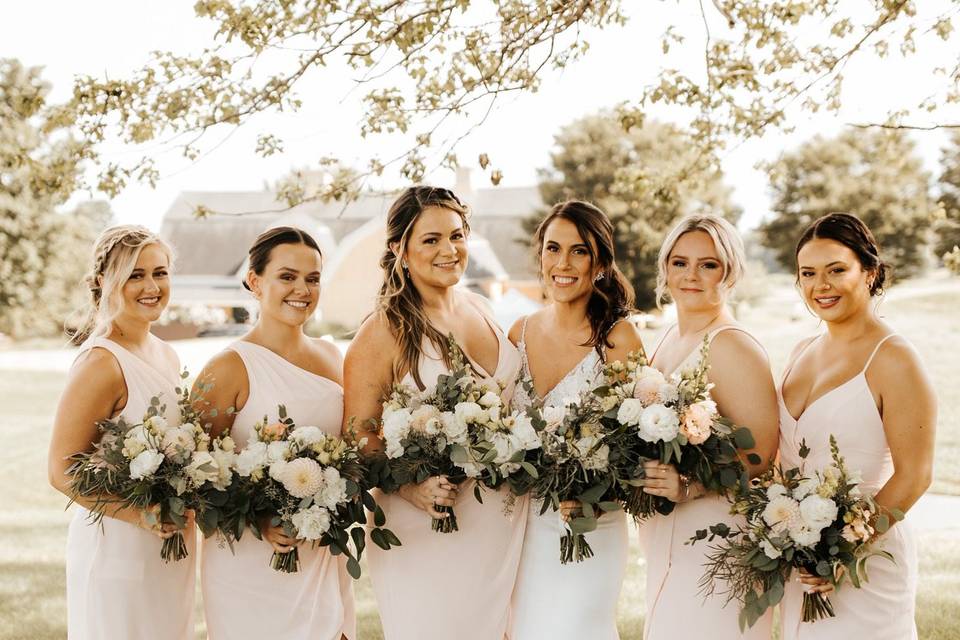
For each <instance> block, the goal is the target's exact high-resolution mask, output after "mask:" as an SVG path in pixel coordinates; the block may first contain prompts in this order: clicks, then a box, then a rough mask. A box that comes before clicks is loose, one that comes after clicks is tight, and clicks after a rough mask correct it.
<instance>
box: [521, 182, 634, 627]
mask: <svg viewBox="0 0 960 640" xmlns="http://www.w3.org/2000/svg"><path fill="white" fill-rule="evenodd" d="M534 245H535V246H536V247H537V248H538V258H539V262H540V278H541V280H542V281H543V283H544V288H545V289H546V291H547V296H548V297H549V299H550V301H551V303H550V304H549V305H547V306H546V307H545V308H544V309H542V310H541V311H538V312H537V313H535V314H533V315H531V316H529V317H526V318H522V319H520V320H519V321H517V323H516V324H515V325H514V327H513V329H511V331H510V337H511V339H512V340H514V341H515V342H516V343H517V347H519V349H520V354H521V356H522V357H523V368H522V370H521V380H523V382H524V384H522V385H519V386H518V387H517V392H516V395H515V397H514V408H515V409H519V410H521V411H522V410H525V409H526V408H527V407H529V406H530V405H531V404H533V403H535V402H538V401H540V400H541V399H542V402H543V405H544V406H555V407H562V406H563V405H564V401H565V400H566V399H568V398H576V397H577V396H578V395H579V393H580V392H582V391H586V390H587V389H590V388H591V387H593V386H595V385H596V384H598V382H599V380H598V377H599V376H600V375H601V373H602V370H603V364H604V362H612V361H615V360H620V361H625V360H626V356H627V354H628V353H630V352H632V351H642V350H643V344H642V343H641V341H640V335H639V332H638V331H637V330H636V328H635V327H634V326H633V325H632V324H630V323H629V322H625V321H623V320H624V319H625V318H626V317H627V315H629V313H630V311H631V309H632V307H633V291H632V290H631V287H630V283H629V282H628V281H627V279H626V278H625V277H624V276H623V274H622V273H620V270H619V269H618V268H617V266H616V263H615V256H614V244H613V225H612V224H611V223H610V220H609V219H608V218H607V216H606V215H605V214H604V213H603V212H602V211H601V210H600V209H598V208H597V207H595V206H593V205H592V204H589V203H586V202H579V201H570V202H562V203H560V204H557V205H556V206H555V207H554V208H553V210H552V212H551V213H550V214H549V215H548V216H547V217H546V218H545V219H544V220H543V222H541V223H540V226H539V228H538V229H537V232H536V234H535V236H534ZM531 388H532V394H531V393H530V392H528V389H531ZM541 506H542V504H541V503H535V504H533V505H531V506H530V508H529V509H528V511H527V531H526V534H525V536H524V539H523V553H522V556H521V559H520V572H519V576H518V578H517V584H516V586H515V587H514V590H513V623H512V625H511V634H510V637H511V638H512V639H513V640H538V639H539V638H550V639H551V640H564V639H569V640H579V639H580V638H593V639H595V640H615V639H616V638H617V637H618V635H617V600H618V599H619V597H620V587H621V585H622V584H623V576H624V572H625V570H626V562H627V518H626V516H625V514H624V513H623V511H614V512H611V513H604V514H603V515H601V516H600V518H599V519H598V520H599V521H598V524H597V528H596V529H595V530H594V531H591V532H590V533H588V534H586V537H587V541H588V542H589V543H590V546H591V548H592V549H593V552H594V557H593V558H590V559H589V560H587V561H584V562H579V563H570V564H561V563H560V558H559V556H558V553H559V548H560V538H561V537H562V536H563V534H564V531H565V529H566V526H565V525H564V523H563V520H562V518H561V514H558V513H556V512H554V511H553V510H552V509H547V510H546V511H545V512H544V513H543V514H541V513H540V509H541ZM577 506H578V503H577V502H575V501H570V502H565V503H563V505H562V510H563V513H564V515H567V514H569V512H570V511H571V510H572V509H575V508H576V507H577Z"/></svg>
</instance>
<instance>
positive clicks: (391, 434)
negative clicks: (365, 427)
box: [383, 409, 411, 441]
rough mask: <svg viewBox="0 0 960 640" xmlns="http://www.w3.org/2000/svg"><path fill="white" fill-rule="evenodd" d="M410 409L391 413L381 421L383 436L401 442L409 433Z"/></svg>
mask: <svg viewBox="0 0 960 640" xmlns="http://www.w3.org/2000/svg"><path fill="white" fill-rule="evenodd" d="M410 415H411V413H410V409H397V410H396V411H391V412H390V415H388V416H387V417H386V418H384V420H383V435H384V437H386V438H391V439H393V440H397V441H399V440H402V439H403V438H405V437H406V436H407V433H408V432H409V431H410Z"/></svg>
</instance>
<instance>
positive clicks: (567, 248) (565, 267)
mask: <svg viewBox="0 0 960 640" xmlns="http://www.w3.org/2000/svg"><path fill="white" fill-rule="evenodd" d="M591 249H593V253H595V252H596V248H595V246H593V245H588V244H587V240H584V238H583V237H581V235H580V232H579V231H578V230H577V226H576V225H575V224H574V223H572V222H571V221H569V220H567V219H566V218H555V219H554V220H553V221H552V222H551V223H550V224H549V226H547V228H546V230H545V231H544V233H543V247H542V248H541V250H540V277H541V279H542V280H543V284H544V287H545V288H546V290H547V296H548V297H549V298H550V299H551V300H553V301H555V302H572V301H574V300H577V299H579V298H582V297H584V296H587V297H589V296H590V295H591V293H592V292H593V279H594V277H595V276H596V274H597V271H598V270H597V268H595V267H594V265H593V258H592V256H591Z"/></svg>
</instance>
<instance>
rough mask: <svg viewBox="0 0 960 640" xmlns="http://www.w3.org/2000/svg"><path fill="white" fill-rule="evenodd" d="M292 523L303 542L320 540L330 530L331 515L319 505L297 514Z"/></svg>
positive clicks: (291, 519) (294, 515)
mask: <svg viewBox="0 0 960 640" xmlns="http://www.w3.org/2000/svg"><path fill="white" fill-rule="evenodd" d="M290 521H291V522H292V523H293V526H294V528H295V529H296V530H297V537H298V538H300V539H303V540H319V539H320V538H321V537H323V534H325V533H326V532H327V530H328V529H330V514H329V513H327V510H326V509H324V508H322V507H318V506H317V505H313V506H311V507H310V508H309V509H303V510H302V511H298V512H296V513H295V514H293V517H292V518H290Z"/></svg>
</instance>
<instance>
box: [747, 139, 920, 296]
mask: <svg viewBox="0 0 960 640" xmlns="http://www.w3.org/2000/svg"><path fill="white" fill-rule="evenodd" d="M766 169H767V172H768V174H769V177H770V188H771V190H772V191H773V211H774V216H773V218H772V219H770V220H768V221H766V222H765V223H763V224H762V225H761V227H760V234H761V237H762V239H763V242H764V244H765V245H767V246H768V247H770V248H771V249H773V250H774V251H775V252H776V255H777V259H778V260H779V262H780V264H782V265H783V266H784V267H785V268H787V269H789V270H793V269H794V268H795V255H794V253H795V249H796V243H797V240H798V239H799V237H800V235H801V233H803V230H804V229H805V228H806V227H807V226H808V225H809V224H810V223H811V222H813V221H814V220H816V219H817V218H819V217H820V216H822V215H825V214H827V213H832V212H835V211H844V212H847V213H852V214H854V215H857V216H859V217H860V218H861V219H862V220H863V221H864V222H865V223H866V224H867V226H869V227H870V229H871V230H872V231H873V233H874V235H875V236H876V238H877V241H878V242H879V243H880V246H881V247H882V249H883V258H884V259H885V260H886V261H887V262H888V263H890V264H892V265H893V267H894V274H895V276H898V277H909V276H911V275H914V274H916V273H917V272H918V270H919V269H920V268H921V267H922V266H923V263H924V259H925V257H926V256H927V252H928V237H929V230H930V222H931V218H932V215H933V211H934V204H933V202H932V200H931V198H930V195H929V180H930V177H929V175H928V174H927V172H926V171H924V170H923V163H922V161H921V159H920V158H919V157H918V155H917V153H916V150H915V145H914V143H913V142H912V141H911V140H910V139H909V138H908V137H907V136H906V134H905V133H904V132H903V131H900V130H873V131H863V130H858V131H847V132H845V133H842V134H841V135H839V136H837V137H836V138H823V137H820V136H817V137H815V138H813V139H812V140H809V141H808V142H806V143H804V144H803V145H801V146H800V147H799V148H798V149H797V150H795V151H792V152H788V153H785V154H783V155H782V156H781V157H780V158H779V159H778V160H776V161H774V162H772V163H770V164H768V165H767V166H766Z"/></svg>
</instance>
